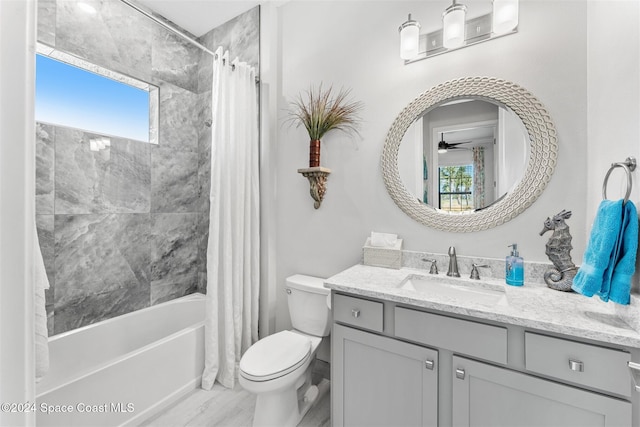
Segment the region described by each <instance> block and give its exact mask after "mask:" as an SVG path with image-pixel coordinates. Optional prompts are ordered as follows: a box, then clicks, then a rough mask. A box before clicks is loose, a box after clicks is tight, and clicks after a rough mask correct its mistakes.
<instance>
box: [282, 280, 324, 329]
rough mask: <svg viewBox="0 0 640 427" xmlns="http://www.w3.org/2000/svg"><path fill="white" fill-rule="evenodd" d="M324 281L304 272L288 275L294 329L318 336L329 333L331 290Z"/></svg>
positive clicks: (288, 298)
mask: <svg viewBox="0 0 640 427" xmlns="http://www.w3.org/2000/svg"><path fill="white" fill-rule="evenodd" d="M323 283H324V279H321V278H319V277H312V276H305V275H302V274H296V275H294V276H290V277H287V279H286V284H285V286H286V291H287V302H288V304H289V315H290V316H291V325H292V326H293V328H294V329H296V330H298V331H300V332H304V333H306V334H309V335H315V336H317V337H326V336H327V335H329V331H330V330H331V311H330V310H329V306H328V305H327V298H328V295H329V294H330V293H331V291H330V290H329V289H327V288H325V287H324V286H323V285H322V284H323Z"/></svg>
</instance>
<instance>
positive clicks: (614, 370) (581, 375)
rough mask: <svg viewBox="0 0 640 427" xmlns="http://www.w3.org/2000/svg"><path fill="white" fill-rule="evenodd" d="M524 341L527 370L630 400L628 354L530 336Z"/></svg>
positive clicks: (545, 337) (588, 345) (534, 335)
mask: <svg viewBox="0 0 640 427" xmlns="http://www.w3.org/2000/svg"><path fill="white" fill-rule="evenodd" d="M524 340H525V368H526V369H527V370H529V371H532V372H537V373H540V374H543V375H548V376H551V377H556V378H559V379H562V380H565V381H570V382H573V383H577V384H582V385H585V386H588V387H594V388H598V389H601V390H606V391H609V392H611V393H617V394H620V395H623V396H630V394H631V383H630V377H629V371H628V369H627V362H628V361H629V360H630V356H629V353H627V352H624V351H620V350H614V349H610V348H604V347H598V346H595V345H590V344H583V343H579V342H575V341H567V340H563V339H560V338H553V337H548V336H546V335H540V334H535V333H532V332H526V333H525V337H524Z"/></svg>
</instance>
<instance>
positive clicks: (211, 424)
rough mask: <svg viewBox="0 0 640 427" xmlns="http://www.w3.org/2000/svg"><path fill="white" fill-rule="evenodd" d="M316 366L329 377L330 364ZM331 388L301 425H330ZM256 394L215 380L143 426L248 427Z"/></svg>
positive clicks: (316, 372) (316, 374)
mask: <svg viewBox="0 0 640 427" xmlns="http://www.w3.org/2000/svg"><path fill="white" fill-rule="evenodd" d="M318 365H320V366H317V368H316V369H314V377H315V378H314V383H315V382H316V380H317V378H318V377H320V378H327V377H328V364H326V363H322V364H318ZM330 402H331V391H329V392H328V393H326V394H325V395H324V396H322V397H321V399H320V400H319V401H318V402H317V403H316V404H315V405H314V407H312V408H311V409H310V410H309V412H308V413H307V414H306V415H305V417H304V418H303V419H302V421H301V422H300V424H299V426H301V427H330V426H331V418H330V414H331V412H330ZM255 404H256V398H255V395H252V394H250V393H248V392H247V391H245V390H244V389H243V388H242V387H240V385H239V384H236V386H235V388H234V389H233V390H229V389H226V388H224V387H222V386H221V385H220V384H218V383H216V384H215V386H214V387H213V389H212V390H210V391H206V390H202V389H196V390H194V391H192V392H191V393H189V394H187V395H186V396H184V397H183V398H181V399H179V400H178V401H176V402H175V403H173V404H172V405H171V406H169V407H168V408H167V409H165V410H164V411H162V412H160V413H159V414H156V415H155V416H153V417H151V418H149V419H148V420H146V421H144V422H143V423H142V424H140V426H143V427H156V426H158V427H183V426H184V427H186V426H189V427H191V426H206V427H245V426H246V427H249V426H251V423H252V421H253V410H254V407H255Z"/></svg>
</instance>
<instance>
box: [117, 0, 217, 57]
mask: <svg viewBox="0 0 640 427" xmlns="http://www.w3.org/2000/svg"><path fill="white" fill-rule="evenodd" d="M120 1H121V2H122V3H124V4H126V5H127V6H129V7H131V8H133V9H135V10H137V11H138V12H140V13H142V14H143V15H144V16H146V17H147V18H149V19H151V20H152V21H154V22H156V23H158V24H160V25H162V26H163V27H164V28H166V29H167V30H169V31H171V32H172V33H174V34H176V35H178V36H180V37H182V38H183V39H185V40H186V41H188V42H189V43H191V44H192V45H194V46H197V47H198V48H200V50H203V51H205V52H207V53H208V54H209V55H211V56H213V57H215V55H216V54H215V53H214V52H212V51H210V50H209V49H207V48H206V47H205V46H204V45H202V44H200V43H198V42H197V41H195V40H194V39H192V38H191V37H189V36H188V35H186V34H185V33H183V32H182V31H180V30H178V29H177V28H175V27H173V26H171V25H169V24H167V23H166V22H164V21H162V20H161V19H158V18H157V17H156V16H154V15H153V14H152V13H149V12H147V11H146V10H144V9H143V8H141V7H140V6H138V5H137V4H135V3H133V2H131V1H129V0H120Z"/></svg>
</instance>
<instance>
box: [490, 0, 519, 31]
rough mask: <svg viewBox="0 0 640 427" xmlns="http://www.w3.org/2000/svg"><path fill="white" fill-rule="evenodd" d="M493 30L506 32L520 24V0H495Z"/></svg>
mask: <svg viewBox="0 0 640 427" xmlns="http://www.w3.org/2000/svg"><path fill="white" fill-rule="evenodd" d="M492 25H493V32H494V34H504V33H508V32H509V31H512V30H513V29H515V28H516V27H517V26H518V0H493V19H492Z"/></svg>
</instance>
